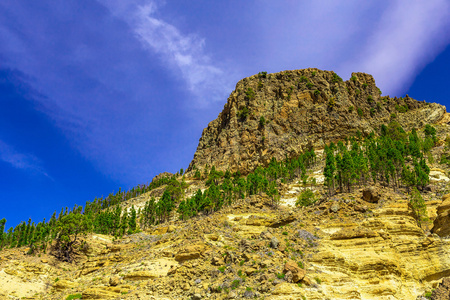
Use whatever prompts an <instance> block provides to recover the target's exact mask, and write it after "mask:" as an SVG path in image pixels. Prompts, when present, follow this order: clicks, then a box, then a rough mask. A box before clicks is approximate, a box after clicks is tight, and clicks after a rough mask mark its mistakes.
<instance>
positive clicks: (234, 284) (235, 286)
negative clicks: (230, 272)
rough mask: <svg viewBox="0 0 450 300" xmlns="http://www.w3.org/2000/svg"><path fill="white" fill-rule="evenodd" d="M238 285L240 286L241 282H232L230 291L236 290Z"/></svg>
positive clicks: (236, 280)
mask: <svg viewBox="0 0 450 300" xmlns="http://www.w3.org/2000/svg"><path fill="white" fill-rule="evenodd" d="M239 284H241V282H240V281H239V280H238V279H235V280H233V282H232V283H231V289H232V290H234V289H237V288H238V287H239Z"/></svg>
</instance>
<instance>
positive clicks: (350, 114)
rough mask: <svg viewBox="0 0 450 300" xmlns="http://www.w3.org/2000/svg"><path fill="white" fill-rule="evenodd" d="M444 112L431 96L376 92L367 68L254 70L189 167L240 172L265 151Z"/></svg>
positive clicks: (419, 123)
mask: <svg viewBox="0 0 450 300" xmlns="http://www.w3.org/2000/svg"><path fill="white" fill-rule="evenodd" d="M445 113H446V109H445V107H443V106H442V105H439V104H436V103H426V102H419V101H416V100H414V99H412V98H410V97H409V96H406V97H405V98H390V97H388V96H384V97H383V96H381V91H380V89H379V88H377V86H376V85H375V80H374V79H373V77H372V76H371V75H368V74H365V73H353V74H352V77H351V78H350V79H349V80H347V81H343V80H342V79H341V78H340V77H339V76H338V75H337V74H336V73H334V72H332V71H322V70H319V69H304V70H295V71H284V72H279V73H274V74H266V73H260V74H258V75H254V76H251V77H248V78H244V79H242V80H241V81H239V82H238V83H237V84H236V89H235V90H234V91H233V92H232V93H231V95H230V97H229V98H228V101H227V103H226V104H225V106H224V108H223V111H222V112H221V113H220V114H219V116H218V117H217V119H215V120H214V121H212V122H211V123H209V124H208V127H207V128H205V129H204V130H203V133H202V136H201V138H200V141H199V144H198V147H197V151H196V152H195V154H194V159H193V160H192V162H191V164H190V165H189V169H188V170H189V171H192V170H193V168H194V167H196V168H198V169H203V168H205V166H206V165H209V166H210V167H211V166H212V165H214V166H215V167H216V169H219V170H223V171H225V170H227V169H228V170H230V171H237V170H239V171H240V172H241V173H243V174H246V173H248V172H249V171H252V170H254V169H255V167H256V166H258V165H267V164H268V163H269V161H270V160H271V159H272V157H275V158H276V159H278V160H282V159H284V158H285V157H292V156H295V155H297V154H298V153H299V152H301V151H302V150H304V149H305V148H307V147H309V146H311V145H313V146H314V147H315V148H316V149H320V148H323V147H324V145H325V144H327V143H330V142H332V141H334V142H336V141H338V140H342V139H344V138H346V137H349V136H351V135H354V134H356V133H357V132H358V131H359V132H361V134H362V135H367V134H369V133H370V132H372V131H375V132H378V131H379V129H380V126H381V125H382V124H387V123H389V122H390V120H391V119H394V118H395V119H397V120H398V122H399V123H400V124H402V126H403V128H404V129H405V130H411V128H413V127H416V128H421V127H423V126H424V125H425V124H427V123H430V124H434V123H436V122H437V121H439V120H440V119H441V118H442V117H443V116H444V114H445Z"/></svg>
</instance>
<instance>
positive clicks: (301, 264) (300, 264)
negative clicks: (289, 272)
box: [297, 261, 305, 269]
mask: <svg viewBox="0 0 450 300" xmlns="http://www.w3.org/2000/svg"><path fill="white" fill-rule="evenodd" d="M297 265H298V266H299V267H300V268H302V269H304V268H305V266H304V265H303V263H302V262H301V261H298V262H297Z"/></svg>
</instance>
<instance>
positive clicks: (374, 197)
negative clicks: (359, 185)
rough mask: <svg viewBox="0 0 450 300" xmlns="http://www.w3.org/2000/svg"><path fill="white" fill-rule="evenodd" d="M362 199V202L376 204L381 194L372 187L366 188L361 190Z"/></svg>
mask: <svg viewBox="0 0 450 300" xmlns="http://www.w3.org/2000/svg"><path fill="white" fill-rule="evenodd" d="M362 196H363V199H364V201H367V202H370V203H378V201H380V198H381V194H380V192H379V191H377V190H376V189H375V188H373V187H368V188H366V189H364V190H363V195H362Z"/></svg>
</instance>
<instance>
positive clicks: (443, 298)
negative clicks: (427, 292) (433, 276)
mask: <svg viewBox="0 0 450 300" xmlns="http://www.w3.org/2000/svg"><path fill="white" fill-rule="evenodd" d="M447 299H450V278H449V277H447V278H444V279H443V280H442V282H441V283H440V284H439V286H438V287H437V288H436V289H435V290H434V291H433V293H432V294H431V300H447Z"/></svg>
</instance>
